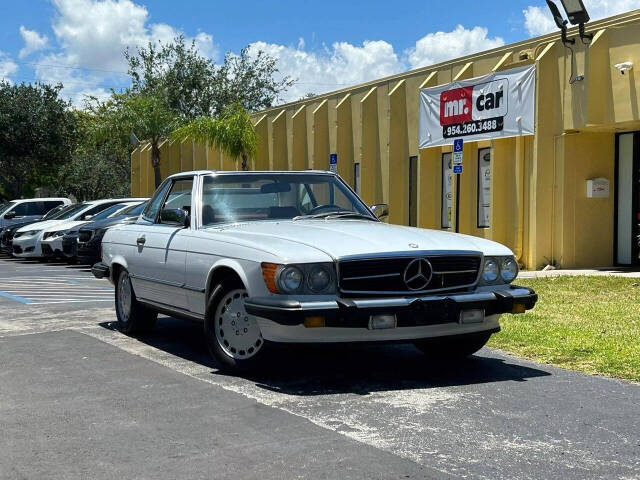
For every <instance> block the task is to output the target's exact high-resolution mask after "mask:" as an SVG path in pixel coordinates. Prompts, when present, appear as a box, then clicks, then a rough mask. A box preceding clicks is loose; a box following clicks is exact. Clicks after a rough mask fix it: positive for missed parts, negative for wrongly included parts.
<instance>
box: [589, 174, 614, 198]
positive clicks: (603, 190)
mask: <svg viewBox="0 0 640 480" xmlns="http://www.w3.org/2000/svg"><path fill="white" fill-rule="evenodd" d="M587 198H609V180H608V179H606V178H590V179H589V180H587Z"/></svg>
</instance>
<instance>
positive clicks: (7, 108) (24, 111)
mask: <svg viewBox="0 0 640 480" xmlns="http://www.w3.org/2000/svg"><path fill="white" fill-rule="evenodd" d="M61 89H62V85H57V86H50V85H42V84H34V85H26V84H24V83H22V84H20V85H11V84H9V83H8V82H5V81H2V82H0V186H1V187H2V189H3V190H4V191H5V192H6V194H7V195H8V196H9V197H11V198H20V197H21V196H23V195H28V194H32V193H33V190H34V189H35V188H36V187H38V186H52V185H53V184H54V180H53V179H54V178H55V177H56V171H57V169H58V168H59V167H60V165H62V164H64V163H66V162H67V161H68V160H69V158H70V155H71V152H72V151H73V149H74V147H75V143H76V117H75V115H74V113H73V112H72V111H71V110H70V108H69V107H70V105H69V103H68V102H66V101H64V100H62V99H61V98H60V95H59V93H60V90H61Z"/></svg>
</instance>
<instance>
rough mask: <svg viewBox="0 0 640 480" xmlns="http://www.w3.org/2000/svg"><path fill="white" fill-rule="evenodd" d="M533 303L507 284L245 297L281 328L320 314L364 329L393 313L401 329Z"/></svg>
mask: <svg viewBox="0 0 640 480" xmlns="http://www.w3.org/2000/svg"><path fill="white" fill-rule="evenodd" d="M537 301H538V295H537V294H536V293H535V292H534V291H533V290H531V289H530V288H525V287H518V286H510V287H509V288H508V289H505V290H495V291H486V292H471V293H456V294H451V295H431V296H423V297H393V298H361V299H346V298H337V299H334V300H324V301H298V300H295V299H282V298H278V297H252V298H248V299H246V300H245V309H246V311H247V312H248V313H250V314H251V315H255V316H257V317H260V318H262V319H268V320H270V321H272V322H275V323H276V324H278V325H281V326H299V325H303V324H304V322H305V319H307V318H308V317H324V325H325V327H330V328H355V329H362V328H365V329H366V328H368V327H369V322H370V319H371V316H372V315H385V314H394V315H395V316H396V319H397V328H398V329H401V328H403V327H425V326H434V325H443V324H459V323H463V322H462V321H461V313H462V312H463V311H467V310H484V317H485V318H490V317H497V316H498V315H500V314H503V313H521V312H523V311H525V310H529V309H531V308H533V307H534V306H535V304H536V302H537Z"/></svg>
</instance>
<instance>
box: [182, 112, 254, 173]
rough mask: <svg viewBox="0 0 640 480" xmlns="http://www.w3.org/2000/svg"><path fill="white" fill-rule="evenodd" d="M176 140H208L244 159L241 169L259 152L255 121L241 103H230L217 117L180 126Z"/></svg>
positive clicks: (233, 155) (205, 118)
mask: <svg viewBox="0 0 640 480" xmlns="http://www.w3.org/2000/svg"><path fill="white" fill-rule="evenodd" d="M171 137H172V138H173V139H174V140H178V141H185V140H192V141H195V142H201V143H205V142H208V143H209V145H212V146H214V147H216V148H218V149H220V150H221V151H222V152H223V153H224V154H226V155H228V156H229V157H231V158H233V159H238V158H241V159H242V170H244V171H246V170H249V158H251V157H253V156H254V155H255V153H256V145H257V143H258V137H257V134H256V130H255V128H254V127H253V121H252V120H251V116H250V115H249V112H247V111H246V110H245V109H244V107H243V106H242V104H241V103H240V102H236V103H233V104H231V105H229V106H227V107H226V108H225V109H224V111H223V112H222V114H221V115H220V116H219V117H218V118H213V117H199V118H196V119H195V120H193V121H191V122H189V123H187V124H186V125H183V126H182V127H179V128H177V129H176V130H174V131H173V133H172V134H171Z"/></svg>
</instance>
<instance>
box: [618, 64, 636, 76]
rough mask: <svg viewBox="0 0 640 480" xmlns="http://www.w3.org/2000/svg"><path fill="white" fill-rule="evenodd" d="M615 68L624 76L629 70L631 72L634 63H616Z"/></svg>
mask: <svg viewBox="0 0 640 480" xmlns="http://www.w3.org/2000/svg"><path fill="white" fill-rule="evenodd" d="M614 67H616V68H617V69H618V71H619V72H620V73H621V74H622V75H624V73H625V72H628V71H629V70H631V69H632V68H633V63H632V62H622V63H616V64H615V65H614Z"/></svg>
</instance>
